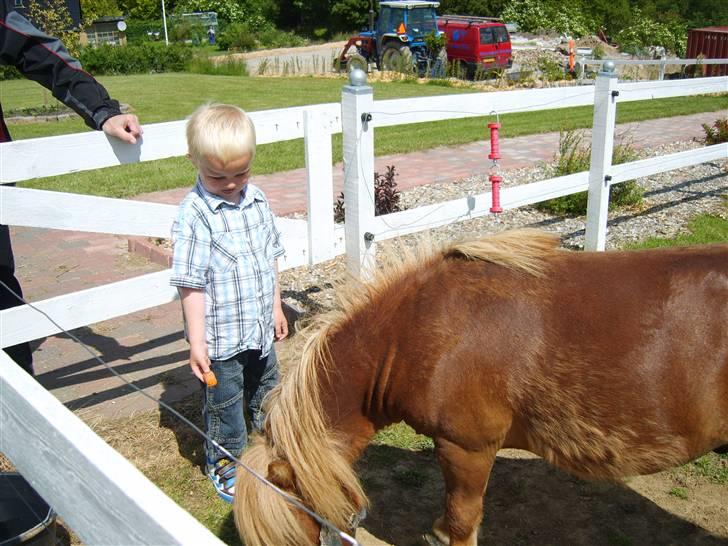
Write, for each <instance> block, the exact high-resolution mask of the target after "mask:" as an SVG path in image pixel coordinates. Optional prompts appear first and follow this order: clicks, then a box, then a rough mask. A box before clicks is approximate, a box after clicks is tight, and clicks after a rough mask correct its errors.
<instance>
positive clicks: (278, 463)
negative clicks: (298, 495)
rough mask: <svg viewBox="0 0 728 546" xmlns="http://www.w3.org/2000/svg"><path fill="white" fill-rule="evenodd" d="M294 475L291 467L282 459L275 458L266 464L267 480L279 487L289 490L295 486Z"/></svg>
mask: <svg viewBox="0 0 728 546" xmlns="http://www.w3.org/2000/svg"><path fill="white" fill-rule="evenodd" d="M295 479H296V475H295V473H294V472H293V467H292V466H291V465H290V463H288V461H284V460H282V459H275V460H274V461H271V462H270V463H269V464H268V480H270V481H271V482H273V483H274V484H276V485H277V486H278V487H280V488H281V489H286V490H288V491H291V490H292V489H294V487H295Z"/></svg>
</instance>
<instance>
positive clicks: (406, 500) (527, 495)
mask: <svg viewBox="0 0 728 546" xmlns="http://www.w3.org/2000/svg"><path fill="white" fill-rule="evenodd" d="M501 453H502V454H507V456H499V457H498V460H497V461H496V464H495V466H494V469H493V473H492V474H491V479H490V483H489V485H488V490H487V493H486V496H485V502H484V507H485V517H484V520H483V523H482V524H481V527H480V530H479V533H478V542H479V543H480V544H509V545H521V544H522V545H527V544H590V545H597V546H601V545H604V546H614V545H637V544H681V545H686V544H688V545H692V544H694V545H698V544H700V545H707V546H719V545H720V546H726V545H728V539H725V538H720V537H716V536H714V535H712V534H711V533H709V532H707V531H706V530H704V529H702V528H701V527H699V526H697V525H695V524H693V523H691V522H689V521H686V520H684V519H682V518H680V517H678V516H676V515H674V514H671V513H670V512H667V511H666V510H665V509H663V508H662V507H660V506H658V505H657V504H655V503H654V502H652V501H651V500H649V499H647V498H645V497H643V496H641V495H640V494H638V493H636V492H635V491H633V490H631V489H628V488H626V487H624V486H622V485H620V484H617V483H604V482H586V481H583V480H580V479H578V478H575V477H573V476H570V475H568V474H566V473H564V472H562V471H560V470H558V469H556V468H554V467H552V466H550V465H548V464H547V463H545V462H544V461H543V460H541V459H518V458H512V456H511V454H512V453H514V452H511V451H508V452H501ZM516 453H517V452H516ZM358 470H359V475H360V477H361V478H362V481H363V483H364V487H365V490H366V491H367V494H368V495H369V498H370V501H371V509H370V513H369V516H368V517H367V519H366V520H364V522H363V524H362V527H363V528H364V529H366V530H367V531H368V532H369V533H371V534H372V535H374V536H375V537H377V538H378V539H380V540H383V541H385V542H387V543H389V544H395V545H397V546H409V545H422V544H424V541H423V539H422V536H423V534H424V533H427V532H429V530H430V528H431V526H432V523H433V521H434V520H435V518H436V517H438V516H439V515H440V514H441V512H442V508H443V506H444V487H443V480H442V476H441V474H440V470H439V467H438V465H437V463H436V462H435V457H434V454H433V452H432V451H429V450H428V451H407V450H402V449H397V448H393V447H389V446H370V447H369V448H368V449H367V450H366V452H365V454H364V457H363V458H362V459H361V461H360V462H359V464H358Z"/></svg>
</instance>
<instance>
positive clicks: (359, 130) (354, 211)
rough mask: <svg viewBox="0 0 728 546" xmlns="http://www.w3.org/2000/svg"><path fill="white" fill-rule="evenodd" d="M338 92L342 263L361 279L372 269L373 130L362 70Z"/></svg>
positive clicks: (369, 94)
mask: <svg viewBox="0 0 728 546" xmlns="http://www.w3.org/2000/svg"><path fill="white" fill-rule="evenodd" d="M349 82H350V84H349V85H345V86H344V88H343V90H342V93H341V112H342V114H341V115H342V118H341V122H342V129H343V140H344V207H345V209H346V263H347V267H348V269H349V271H350V272H351V273H352V274H353V275H354V276H356V277H358V278H361V279H366V278H368V277H369V276H370V275H371V273H372V272H373V270H374V266H375V258H376V254H375V253H376V244H375V243H374V235H373V233H374V232H373V231H372V223H373V221H374V130H373V127H372V124H371V120H372V114H371V111H372V105H373V103H374V101H373V98H374V96H373V90H372V88H371V87H370V86H368V85H366V73H365V72H364V71H363V70H359V69H354V70H352V71H351V73H350V74H349Z"/></svg>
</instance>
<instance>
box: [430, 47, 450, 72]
mask: <svg viewBox="0 0 728 546" xmlns="http://www.w3.org/2000/svg"><path fill="white" fill-rule="evenodd" d="M446 75H447V51H445V48H444V47H443V48H442V49H441V50H440V52H439V53H438V54H437V57H435V60H434V62H433V63H432V69H431V70H430V77H432V78H444V77H445V76H446Z"/></svg>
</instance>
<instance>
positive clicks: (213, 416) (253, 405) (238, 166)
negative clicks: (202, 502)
mask: <svg viewBox="0 0 728 546" xmlns="http://www.w3.org/2000/svg"><path fill="white" fill-rule="evenodd" d="M187 145H188V157H189V158H190V160H191V161H192V163H193V164H194V165H195V167H197V169H198V175H197V183H196V185H195V187H194V188H193V190H192V191H191V192H190V193H189V194H188V195H187V197H186V198H185V199H184V201H182V203H181V205H180V208H179V214H178V217H177V220H176V222H175V224H174V227H173V229H172V236H173V240H174V258H173V263H172V276H171V280H170V283H171V284H172V285H173V286H177V287H178V288H179V291H180V296H181V299H182V309H183V311H184V318H185V325H186V333H187V339H188V341H189V343H190V367H191V368H192V373H194V374H195V376H196V377H197V378H198V379H199V380H200V381H202V382H203V383H205V382H204V380H203V374H206V373H208V372H209V371H210V370H212V371H213V372H214V374H215V376H216V378H217V384H216V385H215V386H208V384H205V387H204V409H203V414H204V419H205V428H206V430H207V434H208V435H209V436H210V437H211V438H212V439H214V440H215V442H217V443H218V444H219V445H221V446H222V447H224V448H225V449H227V450H228V451H229V452H230V453H231V454H232V455H234V456H236V457H237V456H239V455H240V454H241V453H242V451H243V449H244V448H245V446H246V444H247V435H248V432H247V428H246V424H245V417H244V406H243V403H244V402H245V404H246V405H247V408H248V410H249V413H250V420H251V423H252V426H253V429H254V430H259V429H260V427H261V426H262V424H263V419H264V415H263V413H262V411H261V402H262V400H263V397H264V396H265V395H266V394H267V393H268V392H269V391H270V390H271V389H272V388H273V386H274V385H275V384H276V383H277V382H278V363H277V359H276V354H275V349H274V348H273V340H274V338H275V340H281V339H283V338H285V337H286V335H288V324H287V322H286V319H285V316H284V315H283V310H282V308H281V297H280V289H279V286H278V279H277V277H278V274H277V266H276V258H278V257H279V256H281V255H282V254H283V247H282V246H281V242H280V233H279V232H278V230H277V229H276V227H275V224H274V221H273V213H272V212H271V210H270V207H269V206H268V202H267V201H266V199H265V196H264V195H263V192H262V191H261V190H260V189H259V188H257V187H256V186H254V185H252V184H250V183H249V182H248V180H249V177H250V168H251V164H252V162H253V158H254V157H255V129H254V127H253V124H252V122H251V120H250V118H249V117H248V116H247V115H246V114H245V112H243V111H242V110H241V109H240V108H238V107H236V106H230V105H225V104H212V105H205V106H201V107H200V108H198V109H197V110H196V111H195V112H194V113H193V114H192V116H191V117H190V118H189V121H188V124H187ZM205 454H206V458H207V464H206V472H207V475H208V477H209V478H210V480H212V482H213V485H214V486H215V489H216V491H217V493H218V495H219V496H220V497H221V498H223V499H224V500H226V501H228V502H231V501H232V498H233V495H234V491H235V483H234V482H235V465H234V463H233V462H232V461H230V460H229V459H227V458H225V457H224V455H223V454H222V453H221V452H220V451H219V450H218V449H216V448H215V446H214V445H213V444H212V443H211V442H209V441H206V442H205Z"/></svg>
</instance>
